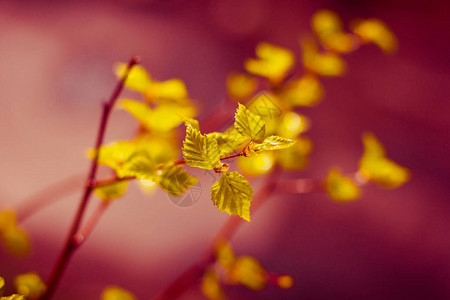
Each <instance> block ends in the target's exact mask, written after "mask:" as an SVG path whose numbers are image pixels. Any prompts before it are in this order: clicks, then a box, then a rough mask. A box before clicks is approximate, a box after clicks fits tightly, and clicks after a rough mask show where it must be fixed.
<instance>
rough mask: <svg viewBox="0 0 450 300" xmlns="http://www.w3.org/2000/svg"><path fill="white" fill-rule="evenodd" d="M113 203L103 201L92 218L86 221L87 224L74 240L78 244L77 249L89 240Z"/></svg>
mask: <svg viewBox="0 0 450 300" xmlns="http://www.w3.org/2000/svg"><path fill="white" fill-rule="evenodd" d="M110 203H111V201H105V200H101V201H100V203H99V204H98V206H97V207H96V209H95V211H94V212H93V213H92V215H91V216H90V218H89V219H88V220H87V221H86V224H85V225H84V226H83V227H82V228H81V229H80V230H79V231H78V232H77V233H76V234H75V235H74V240H75V241H76V243H77V247H79V246H80V245H81V244H82V243H84V242H85V241H86V240H87V238H88V237H89V236H90V235H91V233H92V231H93V230H94V228H95V225H97V223H98V221H99V220H100V217H101V216H102V215H103V213H104V212H105V211H106V209H107V208H108V206H109V204H110Z"/></svg>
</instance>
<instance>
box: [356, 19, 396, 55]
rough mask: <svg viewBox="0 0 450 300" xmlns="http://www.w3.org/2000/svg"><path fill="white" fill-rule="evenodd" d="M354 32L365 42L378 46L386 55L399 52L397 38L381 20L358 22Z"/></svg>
mask: <svg viewBox="0 0 450 300" xmlns="http://www.w3.org/2000/svg"><path fill="white" fill-rule="evenodd" d="M353 32H354V33H355V34H357V35H358V36H360V37H361V39H362V40H363V41H364V42H366V43H370V42H372V43H374V44H376V45H377V46H378V47H380V48H381V50H383V51H384V52H385V53H393V52H395V51H396V50H397V47H398V42H397V38H396V37H395V35H394V33H393V32H392V31H391V30H390V29H389V27H388V26H387V25H386V24H385V23H384V22H382V21H380V20H377V19H368V20H357V21H355V24H354V26H353Z"/></svg>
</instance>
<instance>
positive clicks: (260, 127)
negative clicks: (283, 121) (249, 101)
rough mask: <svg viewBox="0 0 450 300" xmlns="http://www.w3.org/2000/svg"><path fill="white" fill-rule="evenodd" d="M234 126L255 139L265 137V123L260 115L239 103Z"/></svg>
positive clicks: (241, 132)
mask: <svg viewBox="0 0 450 300" xmlns="http://www.w3.org/2000/svg"><path fill="white" fill-rule="evenodd" d="M234 118H235V122H234V128H236V130H237V131H238V132H239V133H240V134H242V135H245V136H248V137H249V138H250V139H252V140H254V141H259V140H263V139H264V135H265V123H264V121H263V120H262V119H261V117H260V116H258V115H256V114H254V113H252V112H251V111H249V110H248V109H247V108H246V107H245V106H244V105H242V104H240V103H239V107H238V109H237V111H236V114H235V117H234Z"/></svg>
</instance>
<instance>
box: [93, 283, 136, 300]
mask: <svg viewBox="0 0 450 300" xmlns="http://www.w3.org/2000/svg"><path fill="white" fill-rule="evenodd" d="M136 299H137V298H136V297H135V296H134V295H133V294H132V293H131V292H129V291H127V290H124V289H122V288H120V287H118V286H109V287H107V288H106V289H104V290H103V292H102V295H101V300H136Z"/></svg>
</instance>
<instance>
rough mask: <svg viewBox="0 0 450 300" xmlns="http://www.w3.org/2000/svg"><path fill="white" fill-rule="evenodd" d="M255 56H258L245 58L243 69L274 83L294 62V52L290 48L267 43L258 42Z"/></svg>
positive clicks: (283, 75) (280, 78)
mask: <svg viewBox="0 0 450 300" xmlns="http://www.w3.org/2000/svg"><path fill="white" fill-rule="evenodd" d="M256 56H257V57H258V58H256V59H254V58H249V59H247V60H245V62H244V66H245V69H246V70H247V71H248V72H249V73H252V74H255V75H259V76H262V77H266V78H268V79H270V80H271V81H273V82H275V83H277V82H279V81H280V80H282V79H283V78H284V77H285V76H286V73H287V72H288V71H289V70H291V69H292V67H293V66H294V63H295V57H294V54H293V53H292V52H291V51H290V50H288V49H285V48H281V47H278V46H275V45H271V44H269V43H259V44H258V45H257V46H256Z"/></svg>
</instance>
